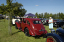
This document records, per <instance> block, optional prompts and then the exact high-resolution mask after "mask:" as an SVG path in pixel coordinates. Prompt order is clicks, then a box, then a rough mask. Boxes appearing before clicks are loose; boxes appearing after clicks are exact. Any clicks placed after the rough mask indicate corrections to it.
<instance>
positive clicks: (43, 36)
mask: <svg viewBox="0 0 64 42" xmlns="http://www.w3.org/2000/svg"><path fill="white" fill-rule="evenodd" d="M33 37H34V38H35V39H40V37H42V38H46V35H40V36H33Z"/></svg>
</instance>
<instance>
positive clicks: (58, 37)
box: [47, 33, 63, 42]
mask: <svg viewBox="0 0 64 42" xmlns="http://www.w3.org/2000/svg"><path fill="white" fill-rule="evenodd" d="M47 36H52V37H53V38H55V40H57V42H63V40H62V38H61V37H60V36H59V35H57V34H56V33H48V34H47Z"/></svg>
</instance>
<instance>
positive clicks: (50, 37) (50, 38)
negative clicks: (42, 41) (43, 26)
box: [46, 28, 64, 42]
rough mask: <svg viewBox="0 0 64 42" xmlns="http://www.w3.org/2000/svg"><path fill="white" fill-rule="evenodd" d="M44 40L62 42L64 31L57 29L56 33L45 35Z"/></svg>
mask: <svg viewBox="0 0 64 42" xmlns="http://www.w3.org/2000/svg"><path fill="white" fill-rule="evenodd" d="M46 38H47V39H46V42H64V29H62V28H58V29H57V30H56V32H55V30H52V31H51V33H48V34H47V36H46Z"/></svg>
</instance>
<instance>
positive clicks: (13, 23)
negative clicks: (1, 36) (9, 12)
mask: <svg viewBox="0 0 64 42" xmlns="http://www.w3.org/2000/svg"><path fill="white" fill-rule="evenodd" d="M16 20H18V21H20V18H18V19H12V25H15V21H16Z"/></svg>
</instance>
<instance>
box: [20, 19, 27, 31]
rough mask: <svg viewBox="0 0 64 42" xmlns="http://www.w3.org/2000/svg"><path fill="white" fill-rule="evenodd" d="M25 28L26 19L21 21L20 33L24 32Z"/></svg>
mask: <svg viewBox="0 0 64 42" xmlns="http://www.w3.org/2000/svg"><path fill="white" fill-rule="evenodd" d="M25 26H26V19H23V20H22V23H21V28H22V31H24V28H25Z"/></svg>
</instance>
